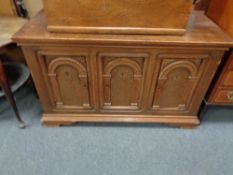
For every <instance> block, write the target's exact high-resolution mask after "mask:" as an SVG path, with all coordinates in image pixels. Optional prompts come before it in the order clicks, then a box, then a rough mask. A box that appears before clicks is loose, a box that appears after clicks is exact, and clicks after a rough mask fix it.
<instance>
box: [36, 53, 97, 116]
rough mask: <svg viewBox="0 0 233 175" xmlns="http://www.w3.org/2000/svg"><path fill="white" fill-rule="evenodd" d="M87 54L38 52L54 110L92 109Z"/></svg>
mask: <svg viewBox="0 0 233 175" xmlns="http://www.w3.org/2000/svg"><path fill="white" fill-rule="evenodd" d="M87 57H88V54H84V53H76V54H67V53H59V52H58V53H53V52H40V51H39V52H38V59H39V64H40V67H41V70H42V72H43V76H44V79H45V81H47V87H48V90H49V94H50V99H51V102H52V103H53V105H54V110H61V111H62V110H64V111H69V110H71V111H72V110H77V111H81V112H82V111H86V110H90V109H92V107H93V106H92V104H91V100H90V87H89V77H88V71H87V66H88V65H87Z"/></svg>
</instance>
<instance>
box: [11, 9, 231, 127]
mask: <svg viewBox="0 0 233 175" xmlns="http://www.w3.org/2000/svg"><path fill="white" fill-rule="evenodd" d="M14 41H16V42H17V43H18V44H19V45H21V46H22V49H23V51H24V54H25V57H26V60H27V63H28V65H29V67H30V69H31V72H32V76H33V79H34V81H35V84H36V88H37V91H38V93H39V97H40V100H41V103H42V106H43V110H44V113H43V118H42V122H43V123H44V124H45V125H47V126H59V125H61V124H72V123H74V122H80V121H95V122H103V121H105V122H159V123H166V124H170V125H178V126H182V127H194V126H196V125H198V124H199V119H198V117H197V115H198V111H199V107H200V104H201V102H202V100H203V98H204V95H205V93H206V91H207V89H208V87H209V84H210V82H211V80H212V78H213V76H214V74H215V71H216V69H217V67H218V65H219V63H220V61H221V58H222V55H223V54H224V52H225V51H226V50H228V48H229V47H231V46H232V45H233V41H232V39H231V38H230V37H229V36H228V35H227V34H225V33H224V32H222V30H221V29H220V28H219V27H218V26H217V25H215V24H214V23H213V22H212V21H211V20H209V19H208V18H207V17H205V16H204V14H203V13H201V12H194V13H193V14H192V15H191V18H190V21H189V25H188V28H187V32H186V34H185V35H184V36H161V35H157V36H155V35H153V36H149V35H148V36H145V35H101V34H99V35H90V34H58V33H49V32H48V31H47V21H46V18H45V16H44V14H43V13H40V14H38V15H37V16H35V17H34V18H33V19H31V20H30V22H29V23H27V24H26V25H25V26H24V27H23V28H22V29H21V30H20V31H19V32H17V33H16V35H15V36H14Z"/></svg>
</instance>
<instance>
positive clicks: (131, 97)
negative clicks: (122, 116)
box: [97, 53, 148, 112]
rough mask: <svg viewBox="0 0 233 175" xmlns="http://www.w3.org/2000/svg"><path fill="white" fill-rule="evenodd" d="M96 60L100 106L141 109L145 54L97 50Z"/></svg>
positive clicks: (110, 109) (109, 110)
mask: <svg viewBox="0 0 233 175" xmlns="http://www.w3.org/2000/svg"><path fill="white" fill-rule="evenodd" d="M97 61H98V70H99V76H98V77H99V87H100V88H99V89H100V105H101V109H102V110H107V111H108V112H111V111H113V112H120V111H139V110H141V105H142V101H143V100H142V98H143V84H144V80H145V72H146V69H147V66H148V65H147V62H148V54H146V53H145V54H139V53H99V54H98V56H97Z"/></svg>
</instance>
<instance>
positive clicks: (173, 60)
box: [150, 53, 208, 115]
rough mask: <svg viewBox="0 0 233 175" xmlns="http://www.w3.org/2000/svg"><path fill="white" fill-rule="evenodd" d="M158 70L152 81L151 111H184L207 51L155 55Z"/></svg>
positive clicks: (177, 112) (195, 91)
mask: <svg viewBox="0 0 233 175" xmlns="http://www.w3.org/2000/svg"><path fill="white" fill-rule="evenodd" d="M157 58H158V59H159V60H160V70H159V74H158V77H157V78H156V79H154V80H153V81H152V82H153V83H154V90H153V93H152V94H153V99H152V105H151V109H150V110H151V111H154V112H155V113H160V114H162V113H164V114H167V115H169V114H182V113H183V114H188V113H189V111H190V108H191V105H193V104H194V102H192V98H193V96H195V95H197V94H198V91H200V89H198V88H197V86H198V82H199V80H200V79H201V77H202V76H203V72H204V69H205V67H206V62H207V61H208V54H200V55H199V54H191V53H187V54H185V53H178V54H176V53H173V54H159V55H158V57H157Z"/></svg>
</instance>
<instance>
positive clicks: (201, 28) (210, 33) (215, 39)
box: [13, 11, 233, 48]
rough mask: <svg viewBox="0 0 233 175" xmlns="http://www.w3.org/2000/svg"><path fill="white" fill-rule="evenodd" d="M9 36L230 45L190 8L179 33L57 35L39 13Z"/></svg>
mask: <svg viewBox="0 0 233 175" xmlns="http://www.w3.org/2000/svg"><path fill="white" fill-rule="evenodd" d="M13 39H14V40H15V41H16V42H18V43H23V44H30V43H31V44H34V45H35V44H39V43H50V44H52V43H53V44H57V43H59V44H62V43H63V44H67V43H69V44H103V45H110V44H114V45H122V44H130V45H140V46H143V45H145V46H150V45H159V46H184V45H185V46H193V47H195V46H201V47H210V46H211V47H219V46H222V47H224V46H225V47H226V48H227V47H231V46H232V44H233V42H232V38H231V37H230V36H229V35H227V34H226V33H224V32H223V31H222V30H221V29H220V28H219V27H218V26H217V25H216V24H215V23H214V22H212V21H211V20H209V19H208V18H207V17H206V16H205V15H204V14H203V12H198V11H194V12H193V13H192V15H191V17H190V20H189V24H188V27H187V32H186V33H185V35H183V36H161V35H153V36H145V35H102V34H99V35H91V34H61V33H50V32H48V31H47V22H46V19H45V16H44V14H43V12H41V13H39V14H38V15H37V16H35V17H34V18H32V20H30V22H29V23H27V24H26V25H25V26H24V27H23V28H21V30H20V31H18V32H17V33H16V34H15V35H14V37H13Z"/></svg>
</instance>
